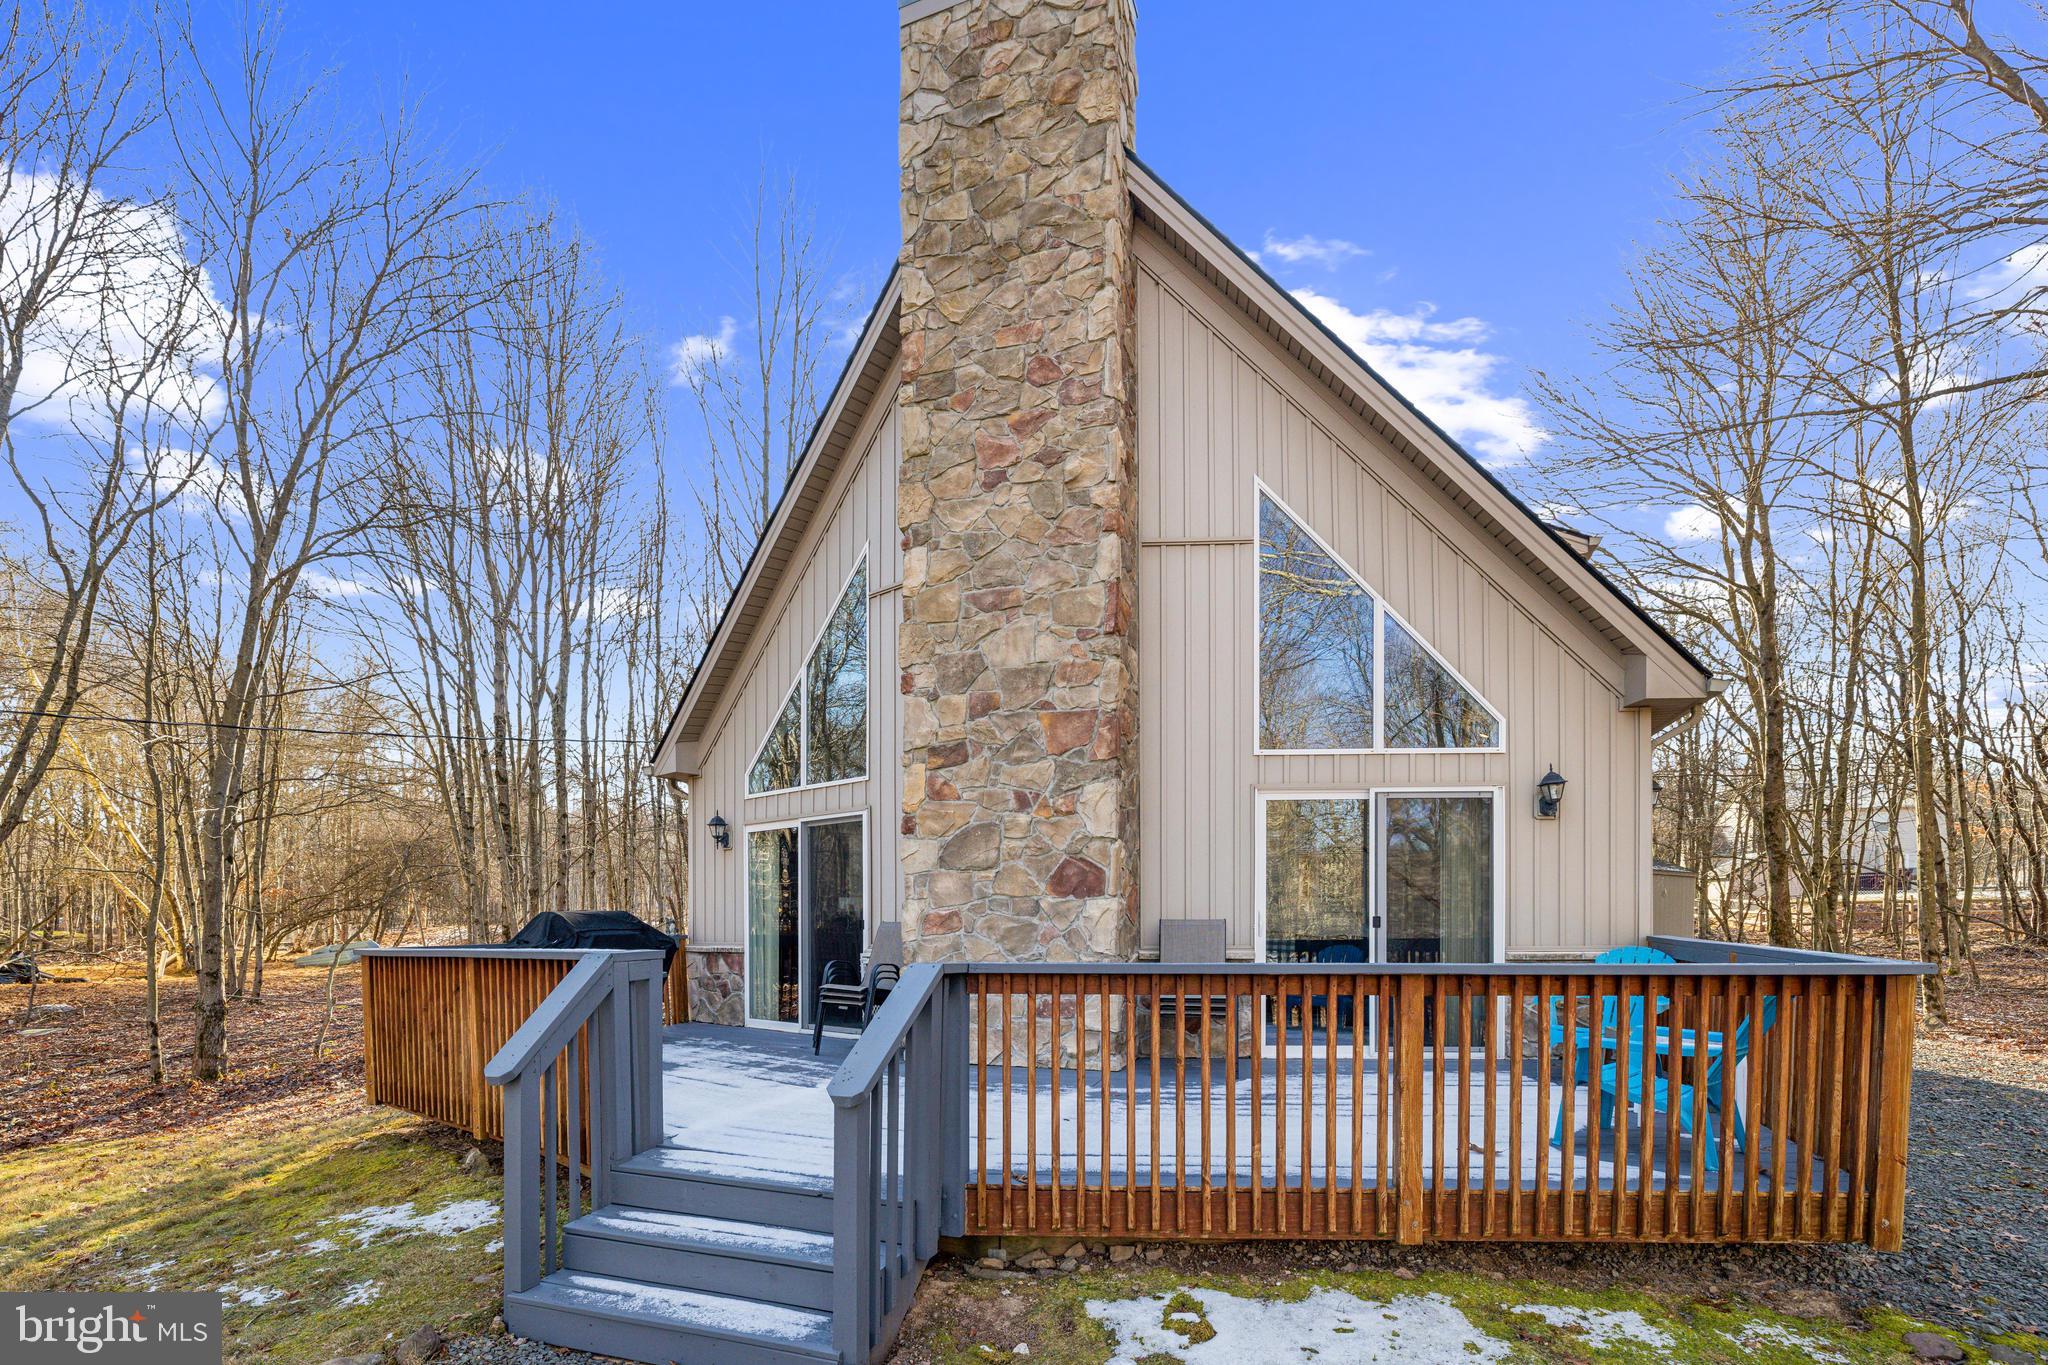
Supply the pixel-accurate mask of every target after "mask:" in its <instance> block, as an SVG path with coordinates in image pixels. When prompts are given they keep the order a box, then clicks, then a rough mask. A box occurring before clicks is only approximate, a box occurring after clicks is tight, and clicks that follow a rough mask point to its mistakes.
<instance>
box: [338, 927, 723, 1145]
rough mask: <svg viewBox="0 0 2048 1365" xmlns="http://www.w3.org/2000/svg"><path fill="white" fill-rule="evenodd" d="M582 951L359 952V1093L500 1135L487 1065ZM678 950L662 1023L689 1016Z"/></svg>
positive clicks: (500, 1118) (481, 1134) (482, 1134)
mask: <svg viewBox="0 0 2048 1365" xmlns="http://www.w3.org/2000/svg"><path fill="white" fill-rule="evenodd" d="M580 956H582V954H581V953H579V952H577V951H575V950H572V949H561V950H556V949H538V948H536V949H524V948H522V949H510V948H500V947H460V948H453V947H451V948H379V949H375V950H371V951H366V952H365V953H364V954H363V960H362V972H363V1088H364V1091H365V1093H366V1096H367V1098H368V1099H369V1101H370V1103H372V1104H388V1105H391V1106H393V1107H394V1108H398V1109H406V1110H410V1111H411V1112H413V1113H415V1114H418V1115H420V1116H421V1117H422V1118H428V1119H432V1120H433V1121H435V1122H436V1123H445V1124H448V1125H450V1126H451V1127H455V1128H461V1129H463V1130H464V1131H466V1132H468V1133H469V1135H470V1136H471V1137H474V1138H477V1139H480V1140H481V1139H500V1138H503V1137H504V1136H505V1125H504V1097H503V1095H502V1094H501V1093H500V1092H499V1091H498V1090H497V1088H496V1087H494V1086H491V1085H488V1084H486V1083H485V1081H484V1063H485V1062H486V1061H488V1060H489V1059H490V1057H491V1055H492V1054H493V1053H495V1052H496V1051H497V1050H498V1049H499V1048H501V1047H503V1046H504V1045H505V1041H506V1040H507V1039H509V1038H510V1037H511V1036H512V1033H513V1031H514V1030H515V1029H517V1028H518V1027H519V1026H520V1024H522V1023H524V1022H525V1021H526V1019H527V1018H528V1017H529V1016H530V1015H532V1013H533V1011H534V1010H535V1009H537V1008H538V1007H539V1006H540V1003H541V1002H542V1001H543V1000H545V999H547V997H548V993H549V992H550V991H552V990H554V988H555V987H556V986H557V985H559V984H560V983H561V980H562V978H563V977H565V976H567V975H568V974H569V969H570V967H572V966H573V965H574V964H575V962H576V960H577V959H578V958H579V957H580ZM687 975H688V974H687V972H686V970H685V954H684V953H683V952H682V951H680V950H679V951H678V952H677V953H676V956H675V961H674V965H673V966H672V967H671V969H670V971H669V974H668V980H667V982H666V984H665V987H664V990H663V1004H662V1017H663V1019H664V1020H665V1022H668V1023H671V1024H676V1023H682V1022H683V1021H685V1020H687V1019H688V1018H689V1014H690V1007H689V992H688V989H687V987H686V985H685V980H686V978H687Z"/></svg>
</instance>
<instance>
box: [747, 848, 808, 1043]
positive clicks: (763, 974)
mask: <svg viewBox="0 0 2048 1365" xmlns="http://www.w3.org/2000/svg"><path fill="white" fill-rule="evenodd" d="M796 847H797V831H796V830H795V829H792V828H784V829H757V830H749V831H748V832H747V1015H748V1017H749V1018H752V1019H763V1020H773V1021H776V1022H779V1023H785V1024H794V1023H796V1022H798V1020H797V1006H798V990H797V983H798V982H799V981H800V980H802V978H801V977H800V976H799V975H798V973H799V972H800V970H801V969H802V960H801V959H802V947H801V943H800V939H799V935H798V931H797V926H798V917H797V860H796Z"/></svg>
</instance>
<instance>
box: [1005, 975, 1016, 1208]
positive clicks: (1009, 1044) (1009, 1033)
mask: <svg viewBox="0 0 2048 1365" xmlns="http://www.w3.org/2000/svg"><path fill="white" fill-rule="evenodd" d="M1011 980H1012V978H1011V977H1010V976H1009V974H1008V973H1005V974H1004V976H1003V1231H1005V1232H1008V1231H1009V1230H1010V1229H1011V1227H1012V1226H1014V1222H1013V1214H1012V1212H1011V1206H1012V1205H1013V1204H1014V1203H1015V1202H1016V1201H1015V1200H1014V1199H1013V1198H1012V1197H1011V1194H1010V1171H1011V1167H1012V1165H1013V1164H1014V1157H1013V1155H1012V1154H1013V1152H1014V1151H1015V1149H1014V1148H1013V1147H1011V1145H1010V1111H1011V1110H1013V1109H1015V1108H1016V1107H1017V1095H1016V1092H1015V1091H1014V1090H1012V1089H1011V1088H1010V1086H1011V1076H1010V1066H1011V1060H1012V1059H1011V1054H1012V1053H1014V1052H1015V1051H1016V1050H1017V1047H1016V1042H1017V1019H1016V1005H1015V1003H1014V1002H1013V1001H1012V1000H1011V999H1010V982H1011Z"/></svg>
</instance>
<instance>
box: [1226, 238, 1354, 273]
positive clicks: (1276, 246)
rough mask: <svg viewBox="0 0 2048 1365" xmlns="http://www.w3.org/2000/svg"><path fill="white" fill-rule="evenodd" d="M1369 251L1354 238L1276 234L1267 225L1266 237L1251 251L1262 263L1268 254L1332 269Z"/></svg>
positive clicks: (1291, 261)
mask: <svg viewBox="0 0 2048 1365" xmlns="http://www.w3.org/2000/svg"><path fill="white" fill-rule="evenodd" d="M1371 254H1372V253H1371V252H1370V251H1368V250H1366V249H1365V248H1364V247H1362V246H1360V245H1359V244H1358V243H1356V242H1347V241H1345V240H1344V239H1343V238H1342V237H1312V236H1310V235H1308V234H1307V233H1303V234H1302V235H1301V236H1299V237H1276V236H1274V235H1273V232H1272V229H1270V228H1269V229H1267V231H1266V240H1265V241H1263V242H1261V243H1260V244H1259V249H1258V250H1257V251H1254V252H1252V253H1251V257H1252V259H1253V260H1255V261H1259V262H1261V263H1264V262H1265V261H1266V260H1267V259H1268V258H1272V259H1274V260H1281V261H1285V262H1287V263H1288V264H1289V265H1301V264H1303V263H1307V264H1310V265H1319V266H1321V267H1322V268H1323V269H1325V270H1335V269H1336V268H1337V267H1338V266H1340V265H1342V264H1344V262H1346V261H1350V260H1356V259H1357V258H1359V257H1361V256H1370V255H1371Z"/></svg>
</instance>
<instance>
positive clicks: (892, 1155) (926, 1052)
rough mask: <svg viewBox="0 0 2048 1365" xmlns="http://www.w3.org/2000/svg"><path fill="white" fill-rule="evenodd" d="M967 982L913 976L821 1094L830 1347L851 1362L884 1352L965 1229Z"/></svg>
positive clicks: (918, 968)
mask: <svg viewBox="0 0 2048 1365" xmlns="http://www.w3.org/2000/svg"><path fill="white" fill-rule="evenodd" d="M966 984H967V978H966V977H964V976H961V975H958V974H957V973H954V972H951V971H949V970H947V969H946V968H943V967H940V966H939V965H937V964H935V963H918V964H915V965H913V966H911V967H910V968H908V969H907V970H906V971H905V972H904V973H903V979H902V981H901V983H900V984H898V985H897V986H896V988H895V989H894V990H892V991H890V993H889V998H888V999H887V1000H886V1001H884V1002H883V1004H882V1008H881V1009H880V1010H879V1011H877V1013H876V1014H875V1017H874V1018H873V1019H872V1020H870V1021H869V1022H868V1026H867V1028H866V1030H865V1031H864V1032H863V1033H862V1034H861V1036H860V1038H859V1039H858V1040H857V1041H856V1042H855V1043H854V1045H853V1048H852V1050H851V1051H849V1052H848V1053H847V1055H846V1060H845V1061H844V1062H842V1063H840V1066H839V1070H838V1071H837V1072H836V1073H835V1074H834V1075H833V1077H832V1080H831V1082H830V1083H829V1084H828V1085H827V1086H826V1088H825V1089H826V1093H827V1094H828V1095H829V1096H830V1097H831V1099H832V1104H833V1120H832V1123H833V1127H832V1265H833V1275H832V1338H833V1345H834V1347H835V1349H836V1350H837V1351H838V1354H839V1359H840V1360H841V1361H843V1362H847V1363H848V1365H866V1362H870V1361H874V1360H878V1359H880V1358H881V1357H882V1355H884V1354H885V1353H886V1352H887V1351H888V1348H889V1345H890V1344H891V1343H892V1342H893V1341H894V1340H895V1336H896V1331H897V1328H898V1327H899V1325H900V1324H901V1322H902V1320H903V1314H904V1311H905V1310H906V1309H908V1308H909V1306H910V1299H911V1295H912V1293H913V1292H914V1291H915V1289H916V1287H917V1280H918V1276H919V1275H921V1274H922V1273H923V1272H924V1267H925V1264H926V1263H927V1262H928V1261H930V1259H931V1258H932V1256H933V1255H934V1254H936V1253H937V1251H938V1249H939V1238H940V1236H942V1235H954V1236H957V1235H959V1234H960V1233H962V1232H964V1231H965V1221H964V1220H965V1213H966V1203H965V1194H966V1182H967V1130H966V1110H967V1065H966V1061H967V1051H966V1047H967V1043H966V1039H967V1023H966V1007H967V993H966V989H965V988H966Z"/></svg>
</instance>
